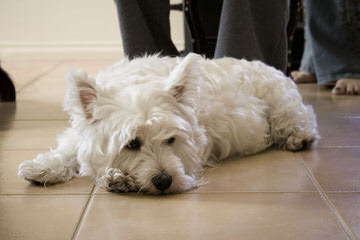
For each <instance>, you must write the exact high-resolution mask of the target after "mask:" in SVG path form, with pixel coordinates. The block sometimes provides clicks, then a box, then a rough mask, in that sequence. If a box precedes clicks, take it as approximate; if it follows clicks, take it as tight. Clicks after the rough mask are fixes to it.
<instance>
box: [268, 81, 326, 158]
mask: <svg viewBox="0 0 360 240" xmlns="http://www.w3.org/2000/svg"><path fill="white" fill-rule="evenodd" d="M273 93H274V94H273V96H272V98H271V99H268V104H269V106H270V110H269V121H270V125H271V136H272V139H273V142H274V143H275V144H276V145H277V146H278V147H280V148H283V149H286V150H290V151H298V150H302V149H305V148H308V147H310V146H311V145H312V143H313V142H314V141H315V140H317V139H318V138H319V134H318V131H317V122H316V116H315V113H314V110H313V108H312V107H311V106H306V105H305V104H304V103H303V100H302V97H301V95H300V93H299V91H298V89H297V87H296V86H295V84H294V83H293V82H291V80H289V79H285V77H284V79H281V80H280V81H279V82H278V84H277V85H276V86H274V89H273Z"/></svg>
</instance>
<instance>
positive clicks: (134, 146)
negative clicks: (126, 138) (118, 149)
mask: <svg viewBox="0 0 360 240" xmlns="http://www.w3.org/2000/svg"><path fill="white" fill-rule="evenodd" d="M126 148H127V149H129V150H131V151H137V150H140V148H141V142H140V140H139V139H137V138H135V139H134V140H131V141H130V142H129V143H128V145H127V146H126Z"/></svg>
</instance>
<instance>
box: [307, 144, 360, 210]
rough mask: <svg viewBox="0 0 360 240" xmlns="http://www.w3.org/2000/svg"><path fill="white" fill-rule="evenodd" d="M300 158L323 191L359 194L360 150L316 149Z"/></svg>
mask: <svg viewBox="0 0 360 240" xmlns="http://www.w3.org/2000/svg"><path fill="white" fill-rule="evenodd" d="M302 156H303V159H304V161H305V164H306V165H307V166H308V168H309V169H310V171H311V172H312V173H313V175H314V176H315V178H316V179H317V180H318V182H319V183H320V185H321V186H322V188H323V189H324V190H325V191H358V192H360V177H359V176H360V148H335V149H317V150H315V151H307V152H303V153H302ZM359 206H360V205H359Z"/></svg>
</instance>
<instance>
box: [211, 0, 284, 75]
mask: <svg viewBox="0 0 360 240" xmlns="http://www.w3.org/2000/svg"><path fill="white" fill-rule="evenodd" d="M287 21H288V1H287V0H276V1H262V0H224V2H223V8H222V12H221V19H220V26H219V33H218V39H217V44H216V50H215V58H221V57H225V56H228V57H235V58H246V59H249V60H254V59H258V60H262V61H264V62H265V63H267V64H269V65H272V66H274V67H276V68H278V69H280V70H283V71H285V69H286V64H287V36H286V26H287Z"/></svg>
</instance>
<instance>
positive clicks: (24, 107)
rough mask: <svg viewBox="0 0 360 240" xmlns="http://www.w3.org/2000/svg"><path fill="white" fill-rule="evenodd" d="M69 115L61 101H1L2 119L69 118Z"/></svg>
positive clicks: (0, 114) (0, 119) (0, 118)
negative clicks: (63, 108)
mask: <svg viewBox="0 0 360 240" xmlns="http://www.w3.org/2000/svg"><path fill="white" fill-rule="evenodd" d="M68 119H69V116H68V114H67V113H65V112H64V111H63V110H62V105H61V104H59V103H51V102H45V101H39V100H18V101H17V102H16V103H0V121H11V120H68Z"/></svg>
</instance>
